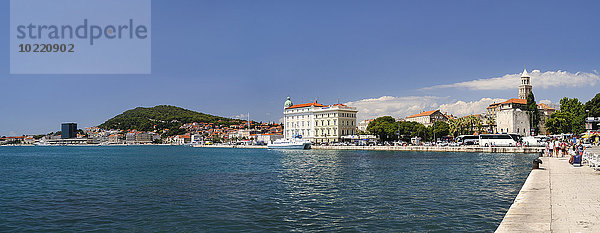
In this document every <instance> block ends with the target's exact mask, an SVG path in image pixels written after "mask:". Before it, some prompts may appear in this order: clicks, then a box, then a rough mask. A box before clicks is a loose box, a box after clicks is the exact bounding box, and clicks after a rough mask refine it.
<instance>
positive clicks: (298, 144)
mask: <svg viewBox="0 0 600 233" xmlns="http://www.w3.org/2000/svg"><path fill="white" fill-rule="evenodd" d="M310 146H311V143H310V141H309V140H305V139H302V137H294V138H291V139H287V138H282V139H277V140H275V141H274V142H273V143H269V144H268V145H267V148H269V149H297V150H308V149H310Z"/></svg>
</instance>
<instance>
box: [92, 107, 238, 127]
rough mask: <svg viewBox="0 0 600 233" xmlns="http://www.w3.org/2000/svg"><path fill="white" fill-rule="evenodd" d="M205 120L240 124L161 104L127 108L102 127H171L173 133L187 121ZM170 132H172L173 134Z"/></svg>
mask: <svg viewBox="0 0 600 233" xmlns="http://www.w3.org/2000/svg"><path fill="white" fill-rule="evenodd" d="M193 122H205V123H215V124H217V125H231V124H239V123H240V120H237V119H230V118H225V117H219V116H213V115H209V114H205V113H199V112H194V111H192V110H187V109H184V108H180V107H175V106H169V105H159V106H156V107H152V108H143V107H137V108H134V109H131V110H127V111H125V112H123V113H121V114H119V115H117V116H115V117H113V118H111V119H109V120H107V121H106V122H104V123H102V124H101V125H99V126H98V127H100V128H102V129H119V130H130V129H135V130H140V131H153V130H163V129H169V130H171V131H172V133H175V132H176V131H180V130H179V127H180V126H181V125H183V124H186V123H193ZM172 133H170V134H172Z"/></svg>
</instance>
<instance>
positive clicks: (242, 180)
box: [0, 146, 535, 232]
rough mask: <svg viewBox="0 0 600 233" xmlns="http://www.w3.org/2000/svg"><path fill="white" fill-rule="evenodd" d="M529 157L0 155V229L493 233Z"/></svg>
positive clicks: (152, 150) (148, 150)
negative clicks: (458, 232)
mask: <svg viewBox="0 0 600 233" xmlns="http://www.w3.org/2000/svg"><path fill="white" fill-rule="evenodd" d="M533 157H535V155H520V154H485V153H417V152H385V151H320V150H309V151H272V150H244V149H207V148H190V147H157V146H140V147H32V148H18V147H15V148H11V147H8V148H0V178H1V179H0V180H2V182H0V209H2V210H3V211H2V213H0V231H183V232H188V231H204V230H205V231H224V232H238V231H251V232H252V231H254V232H265V231H369V232H371V231H402V232H424V231H425V232H445V231H468V232H490V231H493V230H494V229H495V228H496V227H497V225H498V224H499V222H500V221H501V219H502V217H503V215H504V213H505V212H506V211H507V209H508V208H509V207H510V204H511V203H512V200H513V199H514V197H515V196H516V194H517V193H518V191H519V189H520V187H521V185H522V184H523V182H524V180H525V179H526V177H527V174H528V173H529V164H530V161H531V159H532V158H533Z"/></svg>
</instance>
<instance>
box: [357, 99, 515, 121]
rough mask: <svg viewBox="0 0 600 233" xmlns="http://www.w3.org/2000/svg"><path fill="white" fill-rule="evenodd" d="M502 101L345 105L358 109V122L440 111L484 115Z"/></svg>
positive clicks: (373, 101) (379, 101) (399, 101)
mask: <svg viewBox="0 0 600 233" xmlns="http://www.w3.org/2000/svg"><path fill="white" fill-rule="evenodd" d="M503 100H504V99H492V98H482V99H480V100H475V101H469V102H465V101H455V100H451V99H450V98H449V97H438V96H404V97H394V96H382V97H379V98H373V99H363V100H358V101H353V102H348V103H345V104H346V105H348V106H351V107H356V108H357V109H358V116H357V117H358V120H365V119H372V118H376V117H380V116H392V117H394V118H399V117H406V116H409V115H412V114H417V113H420V112H423V111H429V110H435V109H440V110H441V111H442V112H448V113H450V114H453V115H456V116H464V115H470V114H479V113H484V112H485V108H486V107H487V106H488V105H489V104H491V103H494V102H500V101H503Z"/></svg>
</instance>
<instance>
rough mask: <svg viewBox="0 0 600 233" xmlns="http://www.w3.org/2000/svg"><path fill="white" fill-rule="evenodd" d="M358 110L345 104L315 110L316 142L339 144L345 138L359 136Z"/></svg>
mask: <svg viewBox="0 0 600 233" xmlns="http://www.w3.org/2000/svg"><path fill="white" fill-rule="evenodd" d="M356 113H358V110H356V108H353V107H348V106H346V105H343V104H334V105H330V106H326V107H321V108H316V109H314V119H315V121H314V126H315V140H314V141H315V142H339V141H341V138H342V137H343V136H347V135H356V134H358V130H357V125H356Z"/></svg>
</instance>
